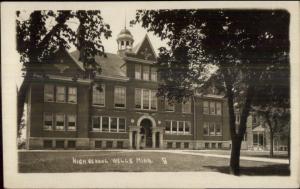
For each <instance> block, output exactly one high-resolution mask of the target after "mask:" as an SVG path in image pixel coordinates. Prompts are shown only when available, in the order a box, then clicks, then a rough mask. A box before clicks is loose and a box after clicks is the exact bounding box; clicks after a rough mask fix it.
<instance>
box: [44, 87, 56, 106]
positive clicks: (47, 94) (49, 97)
mask: <svg viewBox="0 0 300 189" xmlns="http://www.w3.org/2000/svg"><path fill="white" fill-rule="evenodd" d="M44 101H45V102H53V101H54V85H49V84H46V85H45V87H44Z"/></svg>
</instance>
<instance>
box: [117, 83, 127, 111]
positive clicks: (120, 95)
mask: <svg viewBox="0 0 300 189" xmlns="http://www.w3.org/2000/svg"><path fill="white" fill-rule="evenodd" d="M125 104H126V88H125V87H115V107H117V108H125V106H126V105H125Z"/></svg>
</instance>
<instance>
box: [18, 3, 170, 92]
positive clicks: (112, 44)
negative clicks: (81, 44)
mask: <svg viewBox="0 0 300 189" xmlns="http://www.w3.org/2000/svg"><path fill="white" fill-rule="evenodd" d="M100 11H101V15H102V17H103V21H104V23H107V24H109V25H110V29H111V31H112V37H110V38H108V39H105V38H104V37H103V39H102V42H103V45H104V48H105V52H108V53H117V50H118V46H117V41H116V39H117V35H118V34H119V33H120V31H121V30H122V29H123V28H124V27H125V23H126V28H127V29H128V30H129V31H130V32H131V34H132V35H133V39H134V43H133V47H134V46H135V45H136V44H138V43H139V42H141V41H142V40H143V38H144V37H145V35H146V34H147V35H148V37H149V38H150V41H151V43H152V46H153V48H154V50H155V52H156V54H158V48H159V47H161V46H166V42H165V41H162V40H160V38H159V37H158V36H155V35H154V34H153V32H148V33H147V30H146V29H144V28H143V27H141V25H140V24H135V25H133V26H130V24H129V23H130V21H131V20H133V19H134V18H135V11H136V9H133V8H130V7H127V8H122V7H116V8H102V9H100ZM30 12H31V11H23V12H22V19H24V20H26V19H27V18H28V16H29V14H30ZM125 21H126V22H125ZM67 23H68V24H69V26H70V27H71V28H72V29H73V30H74V31H76V30H77V27H78V21H76V20H70V21H68V22H67ZM47 25H48V28H49V29H50V28H51V27H53V26H54V25H55V21H51V20H50V21H49V22H47ZM74 50H76V49H75V47H74V46H73V47H71V49H70V50H69V51H74ZM21 68H22V65H21V64H18V70H19V72H17V76H16V77H17V85H18V86H20V85H21V83H22V81H23V78H22V76H21Z"/></svg>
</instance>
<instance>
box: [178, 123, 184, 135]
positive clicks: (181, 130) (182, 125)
mask: <svg viewBox="0 0 300 189" xmlns="http://www.w3.org/2000/svg"><path fill="white" fill-rule="evenodd" d="M183 127H184V122H183V121H178V134H183V133H184V128H183Z"/></svg>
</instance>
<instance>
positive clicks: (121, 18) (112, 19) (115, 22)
mask: <svg viewBox="0 0 300 189" xmlns="http://www.w3.org/2000/svg"><path fill="white" fill-rule="evenodd" d="M101 14H102V16H103V19H104V21H105V22H106V23H108V24H109V25H110V26H111V30H112V37H111V38H109V39H108V40H103V45H104V47H105V50H106V51H107V52H111V53H116V52H117V42H116V38H117V35H118V34H119V32H120V31H121V29H123V28H124V26H125V15H126V25H127V29H129V31H130V32H131V34H132V35H133V38H134V44H133V46H135V45H136V44H137V43H139V42H140V41H142V40H143V38H144V37H145V35H146V33H147V31H146V29H144V28H142V27H141V26H140V24H136V25H133V26H132V27H130V25H129V22H130V20H133V19H134V18H135V10H133V9H129V10H128V9H121V8H119V9H115V10H111V9H103V10H102V11H101ZM147 34H148V37H149V38H150V41H151V43H152V45H153V48H154V49H155V51H156V53H158V50H157V49H158V48H159V47H161V46H166V42H164V41H161V40H160V38H159V37H157V36H155V35H154V34H153V32H149V33H147Z"/></svg>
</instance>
